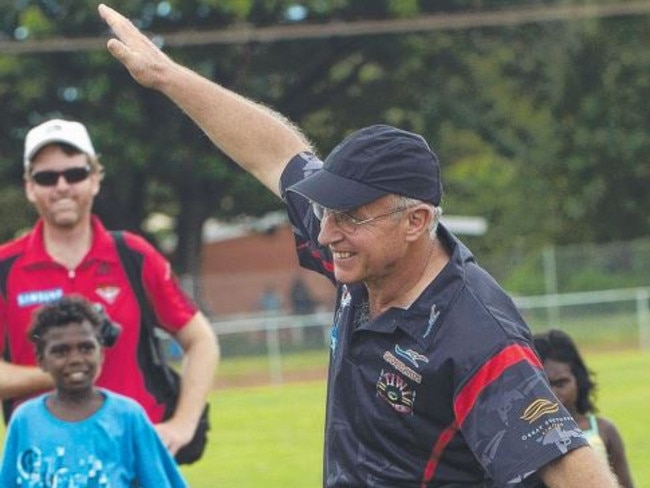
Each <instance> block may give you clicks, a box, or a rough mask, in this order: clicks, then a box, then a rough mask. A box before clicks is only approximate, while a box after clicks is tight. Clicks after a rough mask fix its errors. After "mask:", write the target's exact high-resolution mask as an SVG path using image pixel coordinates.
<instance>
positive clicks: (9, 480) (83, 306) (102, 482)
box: [0, 295, 187, 488]
mask: <svg viewBox="0 0 650 488" xmlns="http://www.w3.org/2000/svg"><path fill="white" fill-rule="evenodd" d="M105 320H106V316H105V315H102V314H101V313H100V312H99V309H97V308H96V307H94V306H93V304H91V303H90V302H89V301H88V300H86V299H85V298H83V297H82V296H80V295H66V296H64V297H63V298H61V299H60V300H58V301H54V302H52V303H50V304H48V305H45V306H43V307H42V308H40V309H39V310H38V311H37V312H36V314H35V316H34V321H33V322H32V326H31V328H30V329H29V331H28V337H29V339H30V341H31V342H32V343H33V344H34V349H35V353H36V358H37V361H38V365H39V367H40V368H41V369H42V370H43V371H44V372H45V373H47V374H49V375H50V376H51V378H52V382H53V384H54V390H53V391H51V392H48V393H44V394H42V395H40V396H37V397H35V398H31V399H29V400H27V401H25V402H23V403H21V404H20V405H19V406H18V407H17V408H16V410H15V412H14V414H13V415H12V416H11V420H10V421H9V426H8V429H7V436H6V439H5V447H4V452H3V456H2V460H1V461H0V486H2V487H3V488H14V487H15V488H18V487H26V486H43V487H46V486H47V487H54V486H65V487H79V488H81V487H88V488H89V487H92V486H96V487H109V486H110V487H114V488H127V487H134V486H138V487H151V488H153V487H155V488H186V487H187V482H186V481H185V480H184V479H183V476H182V474H181V473H180V471H179V469H178V466H177V465H176V463H175V461H174V459H173V458H172V455H171V453H170V452H169V451H168V450H167V448H166V447H165V446H164V444H163V442H162V440H161V438H160V437H159V436H158V434H157V432H156V430H155V429H154V425H153V424H152V423H151V421H150V420H149V418H148V417H147V415H146V413H145V410H144V408H143V407H142V406H140V404H138V403H137V402H136V401H135V400H132V399H130V398H128V397H126V396H123V395H120V394H119V393H114V392H111V391H110V390H107V389H104V388H100V387H97V386H96V385H95V381H96V379H97V375H98V373H99V372H100V371H101V367H102V363H103V359H104V342H105V341H104V333H103V328H104V327H105Z"/></svg>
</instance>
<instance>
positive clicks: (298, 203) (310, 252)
mask: <svg viewBox="0 0 650 488" xmlns="http://www.w3.org/2000/svg"><path fill="white" fill-rule="evenodd" d="M322 166H323V163H322V161H321V160H320V159H318V158H317V157H316V156H314V155H313V154H311V153H300V154H298V155H296V156H295V157H294V158H293V159H292V160H291V161H290V162H289V164H288V165H287V166H286V168H285V169H284V172H283V173H282V178H281V179H280V190H281V191H282V195H283V198H284V202H285V204H286V206H287V214H288V215H289V220H290V221H291V226H292V231H293V235H294V238H295V244H296V253H297V255H298V262H299V263H300V265H301V266H302V267H303V268H306V269H310V270H312V271H316V272H317V273H320V274H322V275H324V276H325V277H326V278H328V279H329V280H330V281H331V282H332V283H334V281H335V280H334V267H333V264H332V256H331V253H330V251H329V249H328V248H327V247H325V246H321V245H320V244H318V234H319V233H320V221H319V220H318V219H317V218H316V216H315V215H314V213H313V212H312V211H311V205H310V203H309V201H308V200H307V199H306V198H304V197H303V196H302V195H299V194H297V193H295V192H288V191H287V188H289V187H290V186H291V185H293V184H294V183H297V182H298V181H300V180H302V179H304V178H306V177H307V176H309V175H311V174H313V173H314V171H320V170H321V169H322Z"/></svg>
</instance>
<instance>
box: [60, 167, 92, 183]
mask: <svg viewBox="0 0 650 488" xmlns="http://www.w3.org/2000/svg"><path fill="white" fill-rule="evenodd" d="M62 174H63V177H64V178H65V181H67V182H68V183H79V182H80V181H83V180H85V179H86V178H88V176H89V175H90V168H89V167H88V166H86V167H84V168H70V169H66V170H65V171H63V172H62Z"/></svg>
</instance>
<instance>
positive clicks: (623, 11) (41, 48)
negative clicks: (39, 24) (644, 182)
mask: <svg viewBox="0 0 650 488" xmlns="http://www.w3.org/2000/svg"><path fill="white" fill-rule="evenodd" d="M649 13H650V2H648V1H637V2H626V3H618V4H603V5H564V6H550V7H549V6H546V7H527V8H512V9H504V10H493V11H489V12H485V11H483V12H459V13H453V14H436V15H421V16H418V17H415V18H411V19H389V20H360V21H354V22H337V21H333V22H329V23H327V24H293V25H278V26H271V27H250V26H235V27H230V28H224V29H210V30H200V31H197V30H191V29H185V30H181V31H178V32H174V33H169V34H159V35H156V36H155V38H156V39H157V41H159V42H160V43H161V45H164V46H166V47H190V46H204V45H209V44H246V43H251V42H256V43H271V42H277V41H286V40H297V39H322V38H332V37H354V36H368V35H379V34H403V33H415V32H430V31H445V30H446V31H449V30H463V29H472V28H478V27H506V26H516V25H523V24H539V23H545V22H556V21H560V22H565V21H574V20H584V19H593V18H605V17H623V16H637V15H647V14H649ZM106 41H107V38H106V37H104V36H95V37H80V38H51V39H43V40H26V41H0V54H32V53H53V52H81V51H95V50H99V49H104V47H105V45H106Z"/></svg>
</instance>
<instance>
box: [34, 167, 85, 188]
mask: <svg viewBox="0 0 650 488" xmlns="http://www.w3.org/2000/svg"><path fill="white" fill-rule="evenodd" d="M89 175H90V168H89V167H88V166H85V167H83V168H69V169H66V170H64V171H38V172H37V173H34V174H32V179H33V180H34V181H35V182H36V184H37V185H40V186H54V185H56V184H57V183H58V182H59V178H60V177H61V176H63V178H65V181H67V182H68V183H79V182H80V181H83V180H85V179H86V178H88V176H89Z"/></svg>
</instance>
